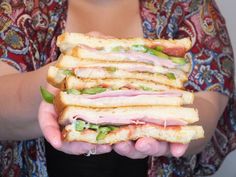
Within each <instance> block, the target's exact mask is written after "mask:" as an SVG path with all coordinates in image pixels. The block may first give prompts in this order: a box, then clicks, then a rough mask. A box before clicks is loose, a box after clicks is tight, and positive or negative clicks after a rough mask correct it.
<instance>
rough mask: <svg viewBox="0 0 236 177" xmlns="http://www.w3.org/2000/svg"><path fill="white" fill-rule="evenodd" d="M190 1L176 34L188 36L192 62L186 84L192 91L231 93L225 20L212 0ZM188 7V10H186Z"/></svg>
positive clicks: (230, 59) (231, 64) (231, 72)
mask: <svg viewBox="0 0 236 177" xmlns="http://www.w3.org/2000/svg"><path fill="white" fill-rule="evenodd" d="M196 5H198V4H196V2H194V1H190V3H189V4H188V6H186V8H185V10H184V13H185V15H184V18H183V19H182V22H181V23H180V25H179V31H178V32H177V33H176V37H177V38H181V37H190V38H191V40H192V49H191V50H190V51H189V52H188V53H187V56H188V58H189V59H190V61H191V62H192V68H191V70H190V73H189V80H188V83H187V84H186V88H187V89H189V90H193V91H217V92H220V93H222V94H225V95H227V96H229V97H230V96H232V94H233V89H234V79H233V76H234V56H233V50H232V47H231V43H230V38H229V35H228V32H227V28H226V23H225V20H224V18H223V16H222V15H221V13H220V11H219V9H218V7H217V5H216V3H215V1H214V0H206V1H202V4H199V5H198V7H199V8H196V7H197V6H196ZM187 9H188V10H187Z"/></svg>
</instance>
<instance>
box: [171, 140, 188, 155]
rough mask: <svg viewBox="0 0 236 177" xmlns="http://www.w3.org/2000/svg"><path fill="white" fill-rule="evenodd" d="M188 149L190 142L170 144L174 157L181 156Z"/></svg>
mask: <svg viewBox="0 0 236 177" xmlns="http://www.w3.org/2000/svg"><path fill="white" fill-rule="evenodd" d="M187 149H188V144H180V143H172V144H171V145H170V152H171V154H172V155H173V156H174V157H181V156H183V155H184V153H185V152H186V150H187Z"/></svg>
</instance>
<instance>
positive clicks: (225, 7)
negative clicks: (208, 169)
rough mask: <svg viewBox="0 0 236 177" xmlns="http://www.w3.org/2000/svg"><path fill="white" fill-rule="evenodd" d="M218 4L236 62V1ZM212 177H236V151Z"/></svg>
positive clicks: (219, 0) (221, 1)
mask: <svg viewBox="0 0 236 177" xmlns="http://www.w3.org/2000/svg"><path fill="white" fill-rule="evenodd" d="M216 2H217V3H218V6H219V8H220V10H221V12H222V14H223V15H224V17H225V19H226V23H227V27H228V31H229V34H230V38H231V42H232V45H233V49H234V55H235V61H236V18H235V17H236V1H235V0H216ZM235 66H236V62H235ZM235 68H236V67H235ZM211 177H236V151H233V152H231V153H230V154H229V155H228V156H227V158H226V159H225V161H224V162H223V164H222V166H221V167H220V169H219V170H218V171H217V173H216V174H215V175H213V176H211Z"/></svg>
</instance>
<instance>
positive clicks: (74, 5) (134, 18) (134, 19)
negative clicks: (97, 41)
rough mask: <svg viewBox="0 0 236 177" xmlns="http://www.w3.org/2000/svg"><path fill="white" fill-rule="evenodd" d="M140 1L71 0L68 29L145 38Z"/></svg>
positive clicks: (122, 36)
mask: <svg viewBox="0 0 236 177" xmlns="http://www.w3.org/2000/svg"><path fill="white" fill-rule="evenodd" d="M139 11H140V9H139V0H132V1H127V0H119V1H117V0H99V1H95V0H81V1H75V0H74V1H73V0H71V1H69V8H68V14H67V22H66V31H68V32H81V33H88V32H91V31H98V32H101V33H103V34H105V35H109V36H114V37H119V38H124V37H142V36H143V31H142V25H141V18H140V13H139Z"/></svg>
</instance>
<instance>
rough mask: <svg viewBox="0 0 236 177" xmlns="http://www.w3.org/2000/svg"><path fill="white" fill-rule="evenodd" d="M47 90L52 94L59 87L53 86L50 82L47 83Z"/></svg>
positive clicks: (57, 90)
mask: <svg viewBox="0 0 236 177" xmlns="http://www.w3.org/2000/svg"><path fill="white" fill-rule="evenodd" d="M47 90H48V91H49V92H50V93H52V94H54V95H55V94H56V93H58V92H59V91H60V89H58V88H56V87H53V86H52V85H51V84H47Z"/></svg>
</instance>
